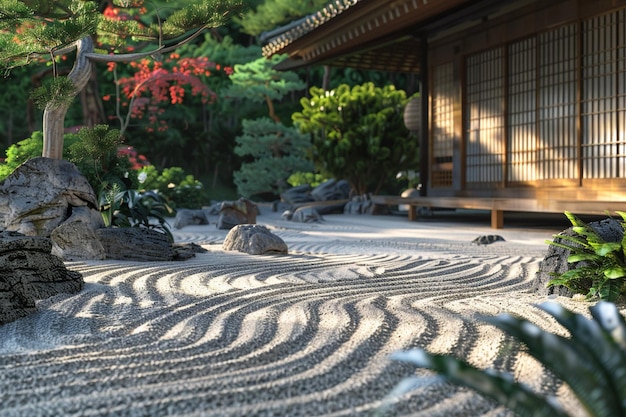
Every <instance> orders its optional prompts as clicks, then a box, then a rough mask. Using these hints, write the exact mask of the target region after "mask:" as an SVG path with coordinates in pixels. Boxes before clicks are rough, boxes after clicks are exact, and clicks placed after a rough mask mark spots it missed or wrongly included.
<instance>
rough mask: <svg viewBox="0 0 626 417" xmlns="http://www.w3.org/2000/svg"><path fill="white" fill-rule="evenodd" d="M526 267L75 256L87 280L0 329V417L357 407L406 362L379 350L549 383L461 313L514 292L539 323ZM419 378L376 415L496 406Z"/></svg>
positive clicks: (356, 259) (511, 347)
mask: <svg viewBox="0 0 626 417" xmlns="http://www.w3.org/2000/svg"><path fill="white" fill-rule="evenodd" d="M535 266H536V260H535V259H534V258H528V257H522V256H517V257H510V256H504V257H500V258H497V259H494V258H493V257H491V258H489V259H488V261H485V260H484V259H477V258H476V257H475V256H474V257H463V256H460V255H457V256H456V257H455V258H454V259H441V258H436V259H431V258H425V257H419V256H410V255H392V254H385V253H383V254H380V255H377V256H371V255H310V254H292V255H287V256H269V257H251V256H247V255H243V254H232V253H229V254H228V255H227V256H225V255H224V254H220V253H218V252H213V253H209V254H204V255H200V256H198V257H197V258H196V259H194V260H192V261H190V262H188V263H187V262H185V263H180V264H179V263H173V264H172V263H157V264H154V263H151V264H150V265H146V264H141V263H130V262H128V263H121V262H94V263H87V262H84V263H73V264H71V265H70V268H71V269H73V270H78V271H80V272H82V273H83V274H84V277H85V280H86V281H87V282H88V284H87V286H86V289H85V291H83V292H81V293H80V294H77V295H75V296H73V297H69V298H68V297H64V296H59V297H55V298H53V299H50V300H47V301H45V302H42V303H41V305H40V309H41V312H40V313H38V314H36V315H34V316H31V317H28V318H26V319H23V320H20V321H18V322H16V323H13V324H9V325H7V326H4V327H3V328H0V340H2V341H1V342H0V403H1V404H2V408H1V410H0V415H2V416H13V415H15V416H22V415H29V416H36V415H50V416H52V415H55V416H58V415H142V416H143V415H145V416H158V415H198V416H242V415H246V416H273V415H275V416H313V415H319V416H359V415H363V416H366V415H371V413H372V411H373V410H375V409H376V407H378V406H379V405H380V403H381V400H382V399H383V398H384V397H385V396H386V395H387V394H388V393H389V391H390V390H391V389H392V388H393V387H394V386H395V384H396V383H397V382H398V381H399V380H400V379H401V378H402V377H403V376H405V375H407V374H409V373H410V372H411V371H412V370H411V368H410V367H407V366H405V365H402V364H398V363H391V362H389V361H388V359H387V356H388V355H389V353H391V352H393V351H396V350H398V349H403V348H408V347H411V346H422V347H426V348H428V349H429V350H433V351H441V352H453V353H455V354H457V355H460V356H462V357H466V358H468V359H469V360H471V361H473V362H475V363H477V364H480V365H484V366H494V365H495V366H497V367H500V368H503V369H509V370H511V371H513V372H514V373H516V374H517V375H519V376H526V377H530V378H527V379H529V380H530V382H531V383H532V384H534V385H535V386H536V387H538V388H539V389H542V390H543V391H544V392H559V390H560V389H561V387H559V386H556V385H554V383H553V381H552V379H551V378H550V377H549V376H548V375H546V374H545V373H544V372H543V371H542V370H541V369H540V368H539V367H538V366H537V365H536V364H534V363H533V361H531V360H529V359H528V358H527V357H526V356H525V354H524V352H523V351H522V350H520V349H519V347H517V346H516V345H515V344H512V343H511V341H510V340H509V339H507V338H505V337H503V336H502V334H501V333H499V332H498V331H496V330H494V329H492V328H490V327H489V326H485V325H482V324H479V323H477V322H476V321H474V320H472V319H471V315H472V314H476V313H477V312H486V313H490V314H493V313H497V312H498V311H499V308H498V302H497V300H498V297H499V296H500V295H502V294H504V293H505V292H506V293H511V292H512V291H513V292H516V291H517V292H519V294H520V297H519V299H520V301H519V305H517V308H516V310H517V311H516V312H517V313H519V314H522V315H529V314H530V315H532V318H533V320H534V321H536V322H546V319H545V317H544V316H542V315H541V314H540V313H538V312H536V311H533V310H532V309H529V308H528V302H529V301H528V298H530V302H533V301H536V300H532V297H530V296H528V295H526V294H524V289H525V288H526V285H527V282H528V279H529V276H530V274H531V272H532V270H533V268H534V267H535ZM467 313H470V314H469V315H468V314H467ZM9 336H10V337H9ZM503 350H506V352H507V354H506V356H505V357H502V356H501V354H500V352H501V351H503ZM420 373H423V374H425V375H428V374H427V373H426V372H420ZM425 381H426V382H425V384H424V386H422V387H420V388H419V389H417V390H416V391H415V392H413V393H412V395H410V396H405V397H403V398H401V399H398V400H397V402H396V404H395V405H394V406H393V407H392V408H391V411H390V413H389V414H388V415H394V416H395V415H397V416H401V415H406V416H408V415H418V416H422V415H423V416H426V415H428V416H431V415H441V416H444V415H445V416H470V415H471V416H478V415H484V416H495V415H507V412H506V411H504V410H502V409H501V408H498V407H496V406H494V405H493V404H491V403H489V402H487V401H485V400H483V399H481V398H480V397H478V396H476V395H474V394H472V393H471V392H469V391H467V390H463V389H459V388H456V387H452V386H449V385H447V384H445V383H443V382H441V381H438V380H436V379H435V380H433V379H432V378H426V379H425Z"/></svg>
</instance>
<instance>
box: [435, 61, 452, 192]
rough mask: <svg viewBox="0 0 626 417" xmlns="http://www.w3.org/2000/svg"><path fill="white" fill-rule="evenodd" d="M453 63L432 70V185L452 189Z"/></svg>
mask: <svg viewBox="0 0 626 417" xmlns="http://www.w3.org/2000/svg"><path fill="white" fill-rule="evenodd" d="M452 71H453V67H452V64H451V63H447V64H442V65H438V66H436V67H435V68H434V69H433V92H432V132H433V133H432V163H431V167H432V170H431V173H430V181H431V184H432V186H434V187H451V186H452V152H453V146H454V99H455V83H454V76H453V72H452Z"/></svg>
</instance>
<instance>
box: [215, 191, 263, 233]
mask: <svg viewBox="0 0 626 417" xmlns="http://www.w3.org/2000/svg"><path fill="white" fill-rule="evenodd" d="M258 212H259V208H258V207H257V205H256V204H254V203H253V202H252V201H250V200H248V199H245V198H240V199H239V200H237V201H223V202H222V206H221V208H220V215H219V217H218V218H217V228H218V229H225V230H228V229H232V228H233V227H234V226H236V225H238V224H255V223H256V216H257V214H258Z"/></svg>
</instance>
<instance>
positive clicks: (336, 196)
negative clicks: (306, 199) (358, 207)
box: [311, 179, 351, 201]
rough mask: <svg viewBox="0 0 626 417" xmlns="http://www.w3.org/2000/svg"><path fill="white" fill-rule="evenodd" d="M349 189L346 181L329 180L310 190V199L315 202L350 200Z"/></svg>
mask: <svg viewBox="0 0 626 417" xmlns="http://www.w3.org/2000/svg"><path fill="white" fill-rule="evenodd" d="M350 189H351V187H350V183H348V181H346V180H340V181H337V180H335V179H330V180H328V181H324V182H323V183H321V184H320V185H318V186H317V187H315V188H314V189H313V190H311V197H313V199H314V200H315V201H331V200H347V199H348V198H350Z"/></svg>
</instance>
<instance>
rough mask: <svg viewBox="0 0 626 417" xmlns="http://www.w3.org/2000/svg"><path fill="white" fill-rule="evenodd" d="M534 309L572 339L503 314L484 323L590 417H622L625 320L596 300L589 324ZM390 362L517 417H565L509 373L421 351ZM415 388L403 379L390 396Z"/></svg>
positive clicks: (564, 313) (552, 307)
mask: <svg viewBox="0 0 626 417" xmlns="http://www.w3.org/2000/svg"><path fill="white" fill-rule="evenodd" d="M539 307H540V308H541V309H542V310H544V311H545V312H547V313H548V314H550V315H551V316H553V317H554V318H555V319H556V320H557V321H558V322H559V324H560V325H562V326H563V327H565V328H566V329H567V330H568V331H569V333H570V335H571V337H569V338H566V337H562V336H558V335H555V334H553V333H549V332H546V331H544V330H542V329H541V328H539V327H537V326H536V325H534V324H532V323H530V322H528V321H526V320H521V319H518V318H515V317H512V316H510V315H508V314H503V315H500V316H498V317H495V318H488V319H485V320H486V321H487V322H489V323H491V324H493V325H495V326H496V327H498V328H500V329H501V330H503V331H504V332H506V333H507V334H509V335H511V336H514V337H515V338H517V339H518V340H519V341H521V342H522V343H524V344H525V345H526V347H527V349H528V353H529V354H530V355H532V356H533V357H534V358H535V359H537V360H538V361H539V362H540V363H542V364H543V365H544V366H545V367H546V368H547V369H549V370H550V371H552V372H553V374H554V375H555V376H556V377H557V378H559V379H561V380H562V381H563V382H565V383H566V384H567V385H569V387H570V388H571V389H572V391H573V393H574V395H575V396H576V397H577V398H578V399H579V401H580V403H581V404H582V406H583V407H584V409H585V411H586V412H587V413H588V415H589V416H590V417H621V416H624V415H626V321H625V320H624V317H622V316H621V315H620V313H619V311H618V310H617V307H616V306H615V305H614V304H612V303H609V302H606V301H601V302H599V303H598V304H596V305H595V306H593V307H591V308H590V311H591V316H592V319H587V318H585V317H584V316H582V315H579V314H574V313H572V312H570V311H568V310H566V309H565V308H563V307H562V306H561V305H559V304H557V303H543V304H541V305H540V306H539ZM392 359H395V360H399V361H403V362H408V363H411V364H414V365H416V366H417V367H419V368H426V369H431V370H433V371H436V372H438V373H439V374H440V375H442V376H443V377H444V378H445V379H447V380H448V381H450V382H452V383H454V384H457V385H464V386H466V387H469V388H471V389H473V390H475V391H477V392H479V393H481V394H483V395H484V396H486V397H489V398H491V399H493V400H494V401H496V402H498V403H500V404H502V405H504V406H505V407H507V408H508V409H510V410H511V411H513V412H514V413H515V414H516V415H519V416H522V417H566V416H567V414H566V412H565V411H564V410H563V409H562V408H561V406H560V405H559V404H557V403H556V402H555V401H553V400H552V399H551V398H546V397H543V396H542V395H540V394H538V393H535V392H534V391H532V390H531V389H530V388H529V387H527V386H526V385H524V384H521V383H519V382H516V381H515V380H514V378H513V377H512V376H511V375H510V374H505V373H498V372H496V371H492V370H481V369H477V368H475V367H473V366H472V365H470V364H468V363H467V362H465V361H462V360H459V359H456V358H454V357H451V356H448V355H434V354H430V353H428V352H426V351H424V350H423V349H413V350H409V351H406V352H398V353H396V354H394V355H392ZM418 384H419V378H417V377H411V378H407V379H405V380H404V381H403V382H401V384H400V385H399V386H398V388H397V389H396V390H395V392H394V393H393V396H394V397H395V396H399V395H401V394H403V393H405V392H408V391H410V390H411V389H413V387H415V386H417V385H418Z"/></svg>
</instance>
